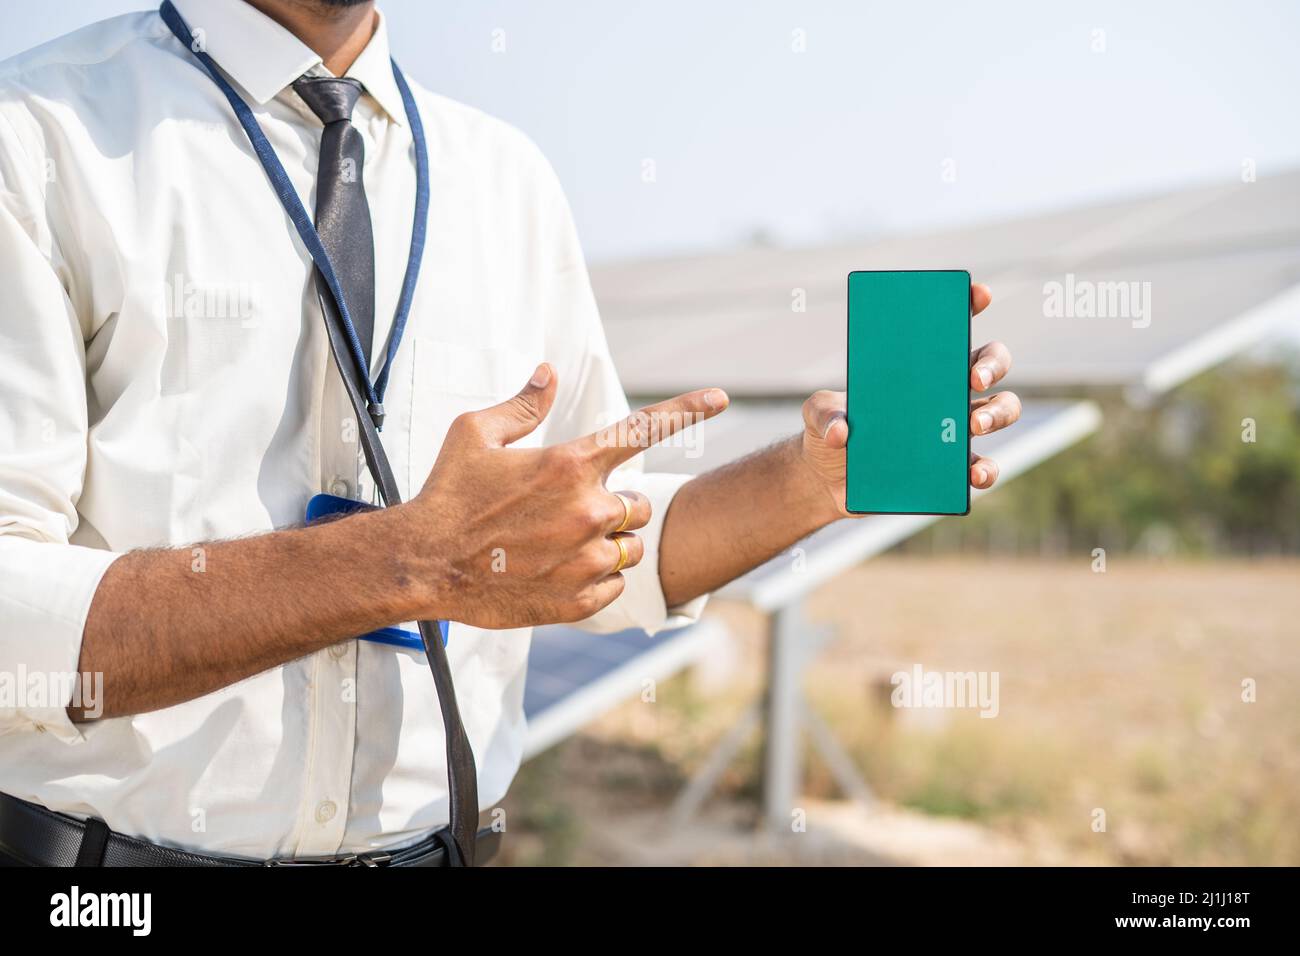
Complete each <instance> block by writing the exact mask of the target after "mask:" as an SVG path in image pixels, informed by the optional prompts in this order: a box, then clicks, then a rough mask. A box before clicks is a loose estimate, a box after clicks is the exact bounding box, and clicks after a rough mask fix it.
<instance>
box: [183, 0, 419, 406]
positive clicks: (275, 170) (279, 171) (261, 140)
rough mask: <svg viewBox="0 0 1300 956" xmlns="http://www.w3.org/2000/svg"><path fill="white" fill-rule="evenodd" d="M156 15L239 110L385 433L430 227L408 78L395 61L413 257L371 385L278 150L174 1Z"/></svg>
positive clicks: (337, 289)
mask: <svg viewBox="0 0 1300 956" xmlns="http://www.w3.org/2000/svg"><path fill="white" fill-rule="evenodd" d="M158 13H159V15H160V16H161V17H162V18H163V22H164V23H166V24H167V26H168V27H169V28H170V29H171V31H172V33H174V34H175V35H176V39H177V40H179V41H180V42H181V45H182V46H184V47H185V48H186V49H188V50H189V51H190V52H191V53H193V54H194V56H195V58H196V59H197V60H198V61H199V63H201V64H202V65H203V68H204V69H205V70H207V72H208V75H209V76H211V77H212V81H213V82H214V83H216V84H217V86H218V88H220V90H221V92H222V93H224V94H225V96H226V99H227V100H229V101H230V107H231V109H233V110H234V111H235V116H236V117H238V119H239V123H240V125H241V126H243V127H244V132H245V133H247V134H248V140H249V142H250V143H252V145H253V151H254V152H255V153H257V158H258V159H259V160H261V162H262V168H263V169H265V170H266V177H267V179H269V180H270V181H271V186H272V187H273V188H274V189H275V194H276V195H277V196H279V197H280V203H281V205H283V206H284V211H285V212H286V213H288V215H289V218H290V219H291V220H292V221H293V224H294V226H295V227H296V228H297V230H298V235H299V236H301V237H302V242H303V245H305V246H306V247H307V251H308V252H310V253H311V258H312V261H313V262H315V263H316V268H317V269H318V270H319V271H320V274H321V276H322V277H323V278H324V279H325V284H326V285H327V286H328V287H329V290H330V294H331V295H332V296H333V297H334V302H335V304H336V305H337V307H338V313H339V317H340V318H341V320H342V322H343V331H344V332H345V333H346V335H347V339H348V347H349V349H350V350H351V352H352V360H353V362H355V363H356V367H357V371H358V373H359V378H360V381H361V384H362V385H363V387H364V389H365V392H366V398H367V401H368V405H367V410H368V411H369V412H370V417H371V418H372V419H374V422H375V428H377V429H379V428H382V427H383V423H384V391H385V390H386V389H387V388H388V372H389V370H390V369H391V368H392V367H393V357H394V356H395V355H396V354H397V348H398V346H399V345H400V344H401V342H402V333H403V332H405V331H406V320H407V317H408V316H409V315H410V313H411V300H412V299H413V298H415V284H416V281H417V280H418V279H419V276H420V259H421V258H422V257H423V255H424V237H425V233H426V231H427V230H428V224H429V151H428V148H427V146H426V145H425V141H424V125H423V124H422V123H421V122H420V111H419V110H418V109H417V108H416V105H415V97H413V96H412V95H411V88H410V87H409V86H407V84H406V77H404V76H402V71H401V70H399V69H398V68H397V63H396V61H393V79H394V80H396V81H397V88H398V90H399V91H400V92H401V94H402V105H403V107H404V108H405V109H406V119H407V122H408V123H410V124H411V138H412V139H413V140H415V219H414V221H413V222H412V223H411V252H410V256H409V257H408V258H407V260H406V276H405V278H403V279H402V294H401V296H400V297H399V298H398V300H397V311H396V312H395V313H394V314H393V328H392V331H391V332H390V333H389V336H388V349H387V351H386V354H385V357H384V367H383V368H382V369H380V371H379V378H378V379H377V380H376V381H375V383H374V384H373V385H372V384H371V383H370V372H369V368H368V367H367V365H366V354H365V352H364V351H362V349H361V339H360V337H359V336H358V335H357V330H356V327H355V326H354V325H353V324H352V314H351V313H350V312H349V311H348V305H347V302H346V301H344V299H343V287H342V286H341V285H340V284H339V279H338V275H337V274H336V273H335V272H334V265H333V263H331V262H330V257H329V254H328V253H327V252H326V251H325V245H324V244H323V243H322V242H321V238H320V233H318V232H317V231H316V227H315V225H313V224H312V221H311V216H310V215H308V213H307V209H306V208H305V207H304V206H303V204H302V200H301V199H299V198H298V193H297V191H296V190H295V189H294V188H293V183H292V182H291V181H290V179H289V174H288V173H286V172H285V171H284V165H283V164H282V163H281V162H280V158H279V157H278V156H276V155H275V150H274V149H273V148H272V147H271V144H270V143H269V142H268V141H267V139H266V134H265V133H263V132H262V127H261V126H259V125H258V123H257V119H256V118H255V117H254V116H253V111H252V110H251V109H249V106H248V104H247V103H245V102H244V100H243V98H242V97H241V96H240V95H239V94H238V93H236V92H235V89H234V87H232V86H231V85H230V83H229V82H228V81H227V80H226V78H225V77H224V76H223V75H222V74H221V71H220V70H219V69H217V64H216V62H215V61H214V60H213V59H212V57H210V56H208V54H207V53H206V52H204V51H203V50H196V49H195V48H194V41H193V37H194V34H193V33H192V32H191V31H190V28H189V26H188V25H187V24H186V23H185V20H184V19H183V18H182V17H181V15H180V13H179V12H178V11H177V9H176V7H175V6H173V5H172V2H171V0H163V4H162V7H161V8H160V9H159V11H158Z"/></svg>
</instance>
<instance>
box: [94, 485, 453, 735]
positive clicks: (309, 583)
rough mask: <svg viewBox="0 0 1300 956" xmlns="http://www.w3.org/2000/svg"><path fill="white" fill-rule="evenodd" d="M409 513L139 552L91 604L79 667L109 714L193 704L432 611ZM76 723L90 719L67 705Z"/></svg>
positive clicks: (109, 575)
mask: <svg viewBox="0 0 1300 956" xmlns="http://www.w3.org/2000/svg"><path fill="white" fill-rule="evenodd" d="M403 518H404V515H403V513H402V510H401V506H399V507H397V508H391V509H383V510H380V511H374V512H367V513H364V514H357V515H352V516H350V517H347V518H342V519H339V520H336V521H330V522H326V523H323V524H319V525H313V526H311V527H306V528H296V529H290V530H285V531H275V532H271V533H268V534H262V535H258V536H256V537H250V538H242V539H237V540H233V541H218V542H213V543H210V544H203V545H198V546H195V547H192V548H176V549H171V550H158V551H133V552H130V553H128V554H125V555H123V556H122V557H120V558H118V559H117V560H116V561H114V562H113V563H112V564H111V565H109V568H108V571H107V572H106V573H105V574H104V577H103V579H102V580H101V582H100V585H99V588H98V589H97V590H96V592H95V596H94V598H93V600H92V602H91V607H90V613H89V616H88V617H87V619H86V626H85V630H84V633H83V637H82V646H81V659H80V666H79V671H80V673H82V674H87V673H90V674H102V675H103V687H104V694H103V697H104V699H103V701H102V705H103V714H102V716H105V717H117V716H123V715H126V714H136V713H143V712H145V711H150V710H157V709H159V708H162V707H168V706H171V705H173V704H178V703H181V702H183V701H186V700H191V699H193V698H195V697H199V696H201V695H203V694H207V693H210V692H212V691H214V690H217V689H218V688H221V687H224V686H226V685H228V684H232V683H234V682H236V681H239V680H242V679H243V678H245V677H250V676H252V675H254V674H258V673H261V672H262V671H264V670H267V669H269V668H271V667H275V666H276V665H279V664H283V663H285V662H286V661H291V660H296V659H298V658H300V657H303V656H304V655H306V654H310V653H312V652H313V651H316V650H319V649H320V648H322V647H328V646H329V645H331V644H335V643H337V642H339V641H341V640H345V639H347V638H349V637H355V636H356V635H358V634H364V633H366V632H368V631H371V630H374V629H375V628H377V627H383V626H387V625H391V624H396V623H400V622H402V621H409V620H413V619H416V618H418V617H421V616H423V615H424V614H426V613H427V611H428V608H427V602H428V598H427V596H426V593H425V592H426V590H427V588H426V587H425V584H426V582H425V581H423V580H422V577H423V576H422V574H421V571H420V569H418V568H416V567H414V566H413V560H412V559H411V558H410V557H407V556H405V555H404V554H403V553H402V552H400V551H398V550H397V549H395V548H394V547H393V543H394V542H401V541H403V540H406V538H405V537H404V532H405V528H404V527H403ZM69 713H70V715H71V716H72V718H73V719H74V720H80V719H84V715H83V714H82V713H80V712H79V711H78V710H77V709H75V708H69Z"/></svg>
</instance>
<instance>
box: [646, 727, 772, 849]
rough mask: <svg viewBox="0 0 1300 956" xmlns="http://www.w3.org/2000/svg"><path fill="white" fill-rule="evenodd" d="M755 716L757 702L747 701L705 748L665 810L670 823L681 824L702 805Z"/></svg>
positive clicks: (738, 750)
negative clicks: (722, 733) (697, 766)
mask: <svg viewBox="0 0 1300 956" xmlns="http://www.w3.org/2000/svg"><path fill="white" fill-rule="evenodd" d="M759 716H760V712H759V706H758V704H757V703H755V704H751V705H750V706H749V707H748V708H746V710H745V712H744V713H743V714H742V715H741V717H740V720H738V721H736V723H735V724H733V725H732V727H731V729H730V730H728V731H727V733H726V735H725V736H724V737H723V738H722V741H721V742H720V743H719V744H718V745H717V746H716V747H714V748H713V750H712V751H710V752H709V755H708V757H706V758H705V760H704V765H703V766H702V767H700V769H699V770H698V771H697V772H696V774H695V776H693V777H692V778H691V780H690V782H689V783H688V784H687V785H686V788H685V789H684V790H682V792H681V794H680V795H678V797H677V799H676V800H674V801H673V806H672V809H671V810H670V811H669V812H668V819H669V820H670V821H671V822H672V824H673V825H674V826H681V825H683V824H684V823H686V822H687V821H688V820H690V818H691V817H693V816H695V813H696V811H698V810H699V809H700V807H701V806H703V804H704V801H705V800H707V799H708V798H709V794H711V793H712V792H713V788H714V787H716V786H717V785H718V781H719V780H720V779H722V775H723V774H724V773H725V772H726V770H727V768H728V767H729V766H731V762H732V761H733V760H735V759H736V755H737V754H739V753H740V748H741V747H743V746H744V745H745V741H746V740H748V739H749V735H750V734H752V733H753V732H754V731H755V730H756V729H757V728H758V719H759Z"/></svg>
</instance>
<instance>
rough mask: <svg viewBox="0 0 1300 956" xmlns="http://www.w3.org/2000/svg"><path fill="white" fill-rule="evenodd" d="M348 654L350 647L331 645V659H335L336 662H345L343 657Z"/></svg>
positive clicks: (344, 644)
mask: <svg viewBox="0 0 1300 956" xmlns="http://www.w3.org/2000/svg"><path fill="white" fill-rule="evenodd" d="M347 652H348V645H347V644H346V643H343V644H331V645H330V657H332V658H334V659H335V660H336V661H341V660H343V656H344V655H345V654H347Z"/></svg>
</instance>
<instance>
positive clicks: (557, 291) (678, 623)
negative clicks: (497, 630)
mask: <svg viewBox="0 0 1300 956" xmlns="http://www.w3.org/2000/svg"><path fill="white" fill-rule="evenodd" d="M552 185H553V189H554V193H553V195H554V200H553V205H552V217H551V219H552V221H551V231H550V235H551V236H552V238H553V243H552V247H551V251H552V252H553V253H554V255H555V256H556V265H555V268H554V270H553V273H552V276H553V278H552V282H551V286H550V290H549V292H548V295H547V296H546V315H547V319H548V323H547V324H548V335H549V336H550V341H549V343H548V347H547V355H548V358H550V359H551V360H552V362H553V363H554V364H555V365H556V367H557V370H558V374H559V394H558V396H557V399H556V404H555V407H554V408H553V409H552V411H551V415H550V422H549V426H548V431H547V440H548V442H550V443H557V442H561V441H568V440H570V439H572V438H578V437H580V436H582V435H589V434H591V433H592V432H594V431H596V430H597V429H599V428H602V427H604V426H606V425H610V424H613V423H614V422H616V421H618V420H619V419H620V418H623V417H625V416H626V415H628V414H629V413H630V409H629V406H628V401H627V396H626V394H625V393H624V391H623V386H622V383H621V382H620V381H619V377H618V372H617V370H616V369H615V368H614V362H613V359H612V358H611V357H610V354H609V346H608V344H607V342H606V340H605V331H604V328H603V327H602V325H601V322H600V314H599V311H598V310H597V307H596V300H595V296H594V295H593V294H592V291H591V283H590V280H589V279H588V276H587V268H586V263H585V262H584V260H583V256H582V250H581V247H580V245H579V243H578V237H577V232H576V230H575V229H574V226H573V221H572V217H571V214H570V212H569V207H568V204H567V202H565V200H564V198H563V194H562V192H561V191H560V189H559V184H558V182H554V181H553V176H552ZM643 457H644V456H643V455H638V456H637V457H636V458H634V459H632V460H631V461H630V462H628V463H627V464H626V465H624V466H623V467H621V468H619V469H617V470H616V471H614V473H613V474H611V475H610V477H609V480H608V481H607V482H606V484H607V486H608V488H609V489H610V490H611V491H638V492H640V493H641V494H643V495H645V496H646V497H647V498H648V499H649V500H650V506H651V518H650V523H649V524H648V525H646V527H644V528H640V529H638V530H637V532H636V533H637V534H638V535H640V537H641V540H642V542H643V543H644V545H645V556H644V557H643V558H642V560H641V562H640V563H639V564H637V565H636V566H635V567H632V568H629V569H627V570H626V571H624V572H623V576H624V580H625V582H626V586H625V588H624V590H623V593H622V594H621V595H620V596H619V597H618V598H617V599H616V600H615V601H613V602H612V603H611V604H610V605H609V606H608V607H606V608H604V609H603V610H601V611H600V612H599V613H597V614H596V615H594V616H593V617H590V618H588V619H587V620H586V621H583V622H582V623H580V624H579V625H578V626H579V627H581V628H583V629H584V630H590V631H597V632H601V633H609V632H613V631H621V630H626V629H630V628H640V629H642V630H644V631H646V632H647V633H649V634H654V633H655V632H657V631H663V630H670V629H673V628H677V627H684V626H685V625H687V624H691V623H693V622H694V621H696V620H698V619H699V616H700V614H701V612H703V610H704V606H705V604H706V603H707V602H708V595H702V596H700V597H698V598H695V599H694V600H692V601H690V602H688V603H686V604H683V605H681V606H680V607H672V608H670V607H668V606H667V604H666V602H665V600H664V591H663V584H662V582H661V581H660V577H659V543H660V538H661V535H662V533H663V526H664V517H665V515H666V514H667V513H668V509H669V507H670V506H671V504H672V500H673V496H674V495H676V494H677V492H678V491H679V490H680V489H681V487H682V486H683V485H684V484H686V482H688V481H690V480H691V476H689V475H673V474H654V473H649V474H648V473H645V472H644V470H643V465H642V459H643Z"/></svg>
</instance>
